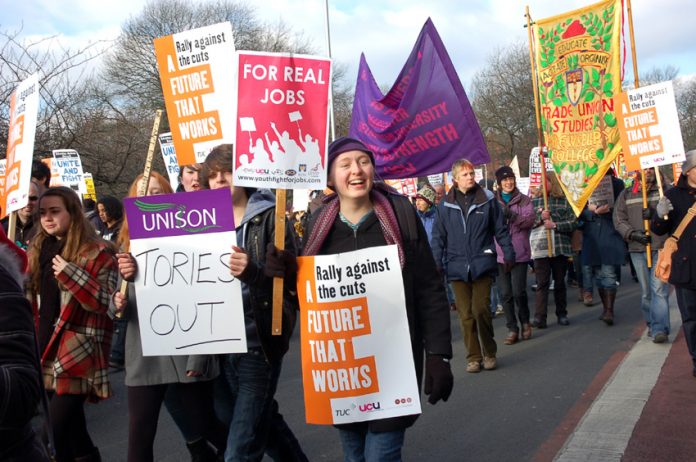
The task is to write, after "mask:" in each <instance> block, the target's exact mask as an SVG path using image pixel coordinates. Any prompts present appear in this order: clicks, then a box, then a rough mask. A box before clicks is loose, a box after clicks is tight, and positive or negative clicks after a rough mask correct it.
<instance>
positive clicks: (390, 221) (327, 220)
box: [302, 183, 406, 268]
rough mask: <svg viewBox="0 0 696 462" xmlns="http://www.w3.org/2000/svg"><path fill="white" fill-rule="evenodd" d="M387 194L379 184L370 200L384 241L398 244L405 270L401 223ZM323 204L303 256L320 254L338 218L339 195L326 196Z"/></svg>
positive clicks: (400, 261)
mask: <svg viewBox="0 0 696 462" xmlns="http://www.w3.org/2000/svg"><path fill="white" fill-rule="evenodd" d="M385 194H388V190H387V189H386V188H384V189H383V188H381V187H380V184H379V183H375V187H373V188H372V191H370V199H371V200H372V205H373V206H374V209H375V215H377V219H378V220H379V225H380V227H381V228H382V234H384V239H385V240H386V241H387V244H389V245H393V244H396V246H397V248H398V250H399V263H401V268H403V267H404V265H405V262H406V258H405V257H404V245H403V242H402V241H401V231H400V230H399V222H398V221H397V219H396V214H395V213H394V209H393V208H392V206H391V204H390V203H389V199H387V197H386V196H385ZM323 202H324V204H325V205H324V207H323V208H322V209H321V210H320V211H319V216H318V217H317V220H316V221H315V222H314V226H313V227H312V232H311V234H310V235H309V236H308V237H307V241H306V244H305V246H304V250H303V251H302V255H317V253H319V250H321V246H322V245H323V244H324V241H325V240H326V237H327V236H328V235H329V232H331V228H332V227H333V224H334V222H335V221H336V217H337V216H338V211H339V209H340V205H341V204H340V202H339V200H338V194H330V195H328V196H326V197H325V198H324V199H323Z"/></svg>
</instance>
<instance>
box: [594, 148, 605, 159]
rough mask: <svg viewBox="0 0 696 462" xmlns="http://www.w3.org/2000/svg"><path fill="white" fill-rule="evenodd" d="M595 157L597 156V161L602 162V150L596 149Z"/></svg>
mask: <svg viewBox="0 0 696 462" xmlns="http://www.w3.org/2000/svg"><path fill="white" fill-rule="evenodd" d="M595 156H597V159H599V160H603V159H604V149H597V152H595Z"/></svg>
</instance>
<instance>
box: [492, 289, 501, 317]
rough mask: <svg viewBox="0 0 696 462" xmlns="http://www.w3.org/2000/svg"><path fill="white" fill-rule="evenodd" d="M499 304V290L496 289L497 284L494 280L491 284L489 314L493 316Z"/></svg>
mask: <svg viewBox="0 0 696 462" xmlns="http://www.w3.org/2000/svg"><path fill="white" fill-rule="evenodd" d="M499 304H500V291H499V290H498V284H497V282H496V281H495V280H494V281H493V285H492V286H491V316H493V317H495V312H496V311H497V310H498V305H499Z"/></svg>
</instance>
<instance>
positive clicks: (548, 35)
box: [534, 0, 621, 214]
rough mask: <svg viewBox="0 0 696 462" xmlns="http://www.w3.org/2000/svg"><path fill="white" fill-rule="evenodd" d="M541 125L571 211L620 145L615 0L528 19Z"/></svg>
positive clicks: (617, 5) (579, 204) (618, 17)
mask: <svg viewBox="0 0 696 462" xmlns="http://www.w3.org/2000/svg"><path fill="white" fill-rule="evenodd" d="M534 36H535V44H534V45H535V50H534V51H535V60H536V67H537V74H538V76H537V78H538V81H537V84H538V87H539V99H540V105H541V108H540V109H541V125H542V130H543V134H544V139H545V141H546V147H547V148H548V157H549V160H550V161H551V162H552V163H553V168H554V170H555V172H556V174H557V175H558V179H559V180H560V183H561V186H562V187H563V190H564V192H565V194H566V197H567V199H568V202H570V205H571V206H572V208H573V210H574V211H575V213H576V214H579V213H580V211H581V210H582V208H583V207H584V206H585V203H586V202H587V200H588V198H589V196H590V194H591V193H592V190H593V189H594V188H595V187H596V186H597V184H598V183H599V181H600V180H601V179H602V177H604V174H605V172H606V171H607V169H608V168H609V166H610V165H611V163H612V162H613V161H614V159H615V158H616V156H617V155H618V153H619V152H620V151H621V143H620V140H619V129H618V126H617V119H616V114H615V108H614V99H613V98H614V96H615V95H616V94H618V93H619V92H620V91H621V75H620V73H621V70H620V48H619V42H620V38H621V2H620V1H618V0H611V1H605V2H601V3H596V4H594V5H591V6H588V7H585V8H582V9H578V10H575V11H571V12H569V13H564V14H562V15H558V16H554V17H552V18H547V19H542V20H537V21H536V22H535V25H534Z"/></svg>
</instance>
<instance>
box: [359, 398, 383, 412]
mask: <svg viewBox="0 0 696 462" xmlns="http://www.w3.org/2000/svg"><path fill="white" fill-rule="evenodd" d="M380 407H381V404H380V402H379V401H377V402H376V403H366V404H361V405H359V406H358V409H359V410H360V412H372V411H379V410H380Z"/></svg>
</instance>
